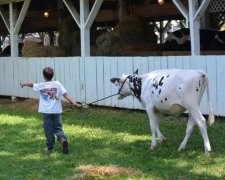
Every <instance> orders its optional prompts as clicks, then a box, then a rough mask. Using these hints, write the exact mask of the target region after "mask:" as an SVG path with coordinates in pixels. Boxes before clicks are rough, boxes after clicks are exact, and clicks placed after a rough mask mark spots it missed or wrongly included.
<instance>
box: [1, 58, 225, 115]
mask: <svg viewBox="0 0 225 180" xmlns="http://www.w3.org/2000/svg"><path fill="white" fill-rule="evenodd" d="M46 66H51V67H53V68H54V69H55V76H54V79H55V80H58V81H60V82H61V83H62V84H63V85H64V86H65V88H66V89H67V91H68V93H69V94H70V95H71V96H72V97H73V98H74V99H76V100H78V101H81V102H86V103H88V102H92V101H95V100H97V99H101V98H103V97H105V96H108V95H111V94H113V93H116V92H117V91H118V89H117V88H116V87H115V86H114V85H113V84H112V83H110V79H111V78H112V77H120V76H121V75H122V74H123V73H132V72H133V71H134V70H136V69H137V68H138V69H139V73H140V74H144V73H147V72H149V71H153V70H157V69H174V68H180V69H202V70H205V71H206V72H207V73H208V76H209V87H210V96H211V101H212V106H213V109H214V112H215V114H216V115H217V116H225V78H224V73H225V56H195V57H192V56H170V57H167V56H164V57H86V58H80V57H67V58H10V57H2V58H0V95H6V96H18V97H26V98H38V95H37V94H36V93H35V92H34V91H33V90H32V89H29V88H23V89H22V88H20V85H19V82H20V81H29V82H40V81H43V77H42V69H43V68H44V67H46ZM206 102H207V101H206V96H205V95H204V96H203V100H202V103H201V106H200V107H201V111H202V112H203V114H208V107H207V104H206ZM96 104H97V105H103V106H111V107H123V108H131V109H142V107H141V105H140V104H139V102H138V101H137V100H136V99H134V98H133V97H128V98H126V99H123V100H120V101H119V100H117V98H116V97H112V98H109V99H106V100H104V101H101V102H98V103H96Z"/></svg>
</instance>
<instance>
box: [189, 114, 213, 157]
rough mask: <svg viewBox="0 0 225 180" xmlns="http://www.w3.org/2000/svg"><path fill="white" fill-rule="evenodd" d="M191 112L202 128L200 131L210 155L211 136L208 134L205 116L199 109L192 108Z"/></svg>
mask: <svg viewBox="0 0 225 180" xmlns="http://www.w3.org/2000/svg"><path fill="white" fill-rule="evenodd" d="M190 113H191V116H192V117H193V119H194V120H195V122H196V124H197V125H198V127H199V129H200V132H201V134H202V137H203V140H204V146H205V154H206V155H208V154H209V153H210V151H211V146H210V143H209V138H208V134H207V128H206V121H205V118H204V117H203V116H202V114H201V113H200V111H199V110H192V111H190Z"/></svg>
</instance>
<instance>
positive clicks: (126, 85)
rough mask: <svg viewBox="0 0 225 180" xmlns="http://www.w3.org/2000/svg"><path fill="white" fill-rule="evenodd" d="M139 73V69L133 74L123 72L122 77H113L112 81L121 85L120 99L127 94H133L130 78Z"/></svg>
mask: <svg viewBox="0 0 225 180" xmlns="http://www.w3.org/2000/svg"><path fill="white" fill-rule="evenodd" d="M137 75H138V70H136V71H135V72H134V74H133V75H128V74H123V75H122V76H121V78H112V79H111V80H110V81H111V82H112V83H113V84H115V85H116V86H118V87H119V92H118V93H119V96H118V99H123V98H125V97H126V96H129V95H132V90H131V88H132V87H131V84H130V79H131V78H132V77H135V76H137Z"/></svg>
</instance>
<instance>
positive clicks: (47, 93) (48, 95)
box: [40, 88, 59, 101]
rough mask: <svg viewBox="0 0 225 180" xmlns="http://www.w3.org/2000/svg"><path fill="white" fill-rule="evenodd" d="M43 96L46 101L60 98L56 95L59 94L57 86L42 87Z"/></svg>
mask: <svg viewBox="0 0 225 180" xmlns="http://www.w3.org/2000/svg"><path fill="white" fill-rule="evenodd" d="M40 93H41V96H42V97H43V99H44V100H45V101H47V100H49V99H52V100H54V99H55V100H58V99H59V98H58V97H57V96H56V94H57V88H46V89H42V90H41V91H40Z"/></svg>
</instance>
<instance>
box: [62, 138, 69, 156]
mask: <svg viewBox="0 0 225 180" xmlns="http://www.w3.org/2000/svg"><path fill="white" fill-rule="evenodd" d="M61 148H62V153H64V154H68V152H69V150H68V141H66V140H65V141H62V142H61Z"/></svg>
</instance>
